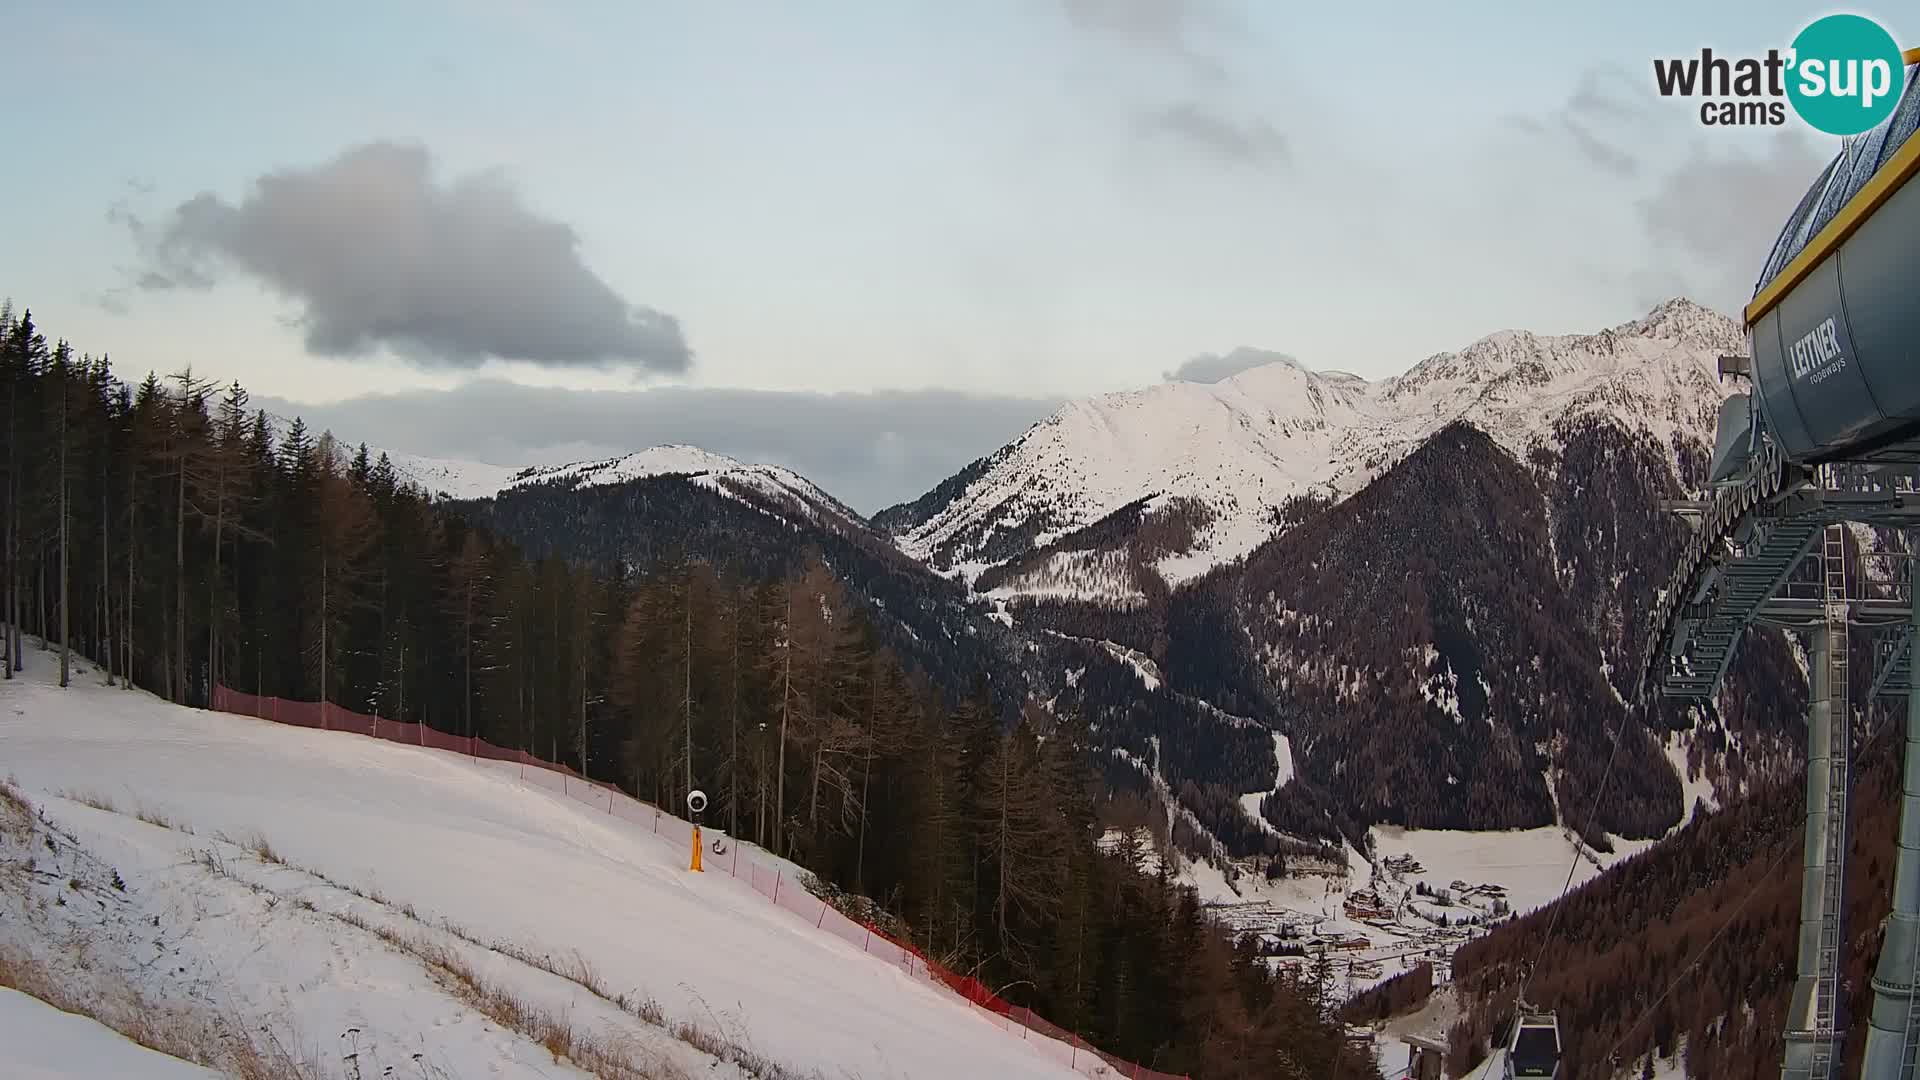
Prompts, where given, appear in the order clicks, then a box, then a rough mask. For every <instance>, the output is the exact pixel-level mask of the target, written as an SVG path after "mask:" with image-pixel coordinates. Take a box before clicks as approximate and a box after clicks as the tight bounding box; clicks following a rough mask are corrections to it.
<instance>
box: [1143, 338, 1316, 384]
mask: <svg viewBox="0 0 1920 1080" xmlns="http://www.w3.org/2000/svg"><path fill="white" fill-rule="evenodd" d="M1299 363H1300V361H1299V360H1297V359H1295V358H1294V357H1293V355H1292V354H1290V353H1282V352H1268V351H1267V350H1265V349H1249V348H1247V347H1245V346H1242V347H1240V348H1238V349H1235V350H1233V351H1232V352H1230V353H1228V354H1226V355H1225V356H1221V355H1220V354H1219V353H1201V354H1200V355H1199V356H1196V357H1194V358H1193V359H1191V360H1189V361H1187V362H1186V363H1184V364H1181V365H1180V366H1179V367H1177V368H1174V369H1173V370H1172V371H1169V372H1166V373H1165V374H1164V375H1163V376H1162V377H1163V378H1165V379H1166V380H1167V381H1168V382H1193V383H1217V382H1219V381H1220V380H1222V379H1231V378H1233V377H1234V376H1235V375H1238V374H1240V373H1241V372H1243V371H1250V370H1252V369H1253V368H1257V367H1265V366H1266V365H1268V364H1295V365H1298V364H1299Z"/></svg>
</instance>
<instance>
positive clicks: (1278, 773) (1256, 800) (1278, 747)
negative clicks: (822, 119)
mask: <svg viewBox="0 0 1920 1080" xmlns="http://www.w3.org/2000/svg"><path fill="white" fill-rule="evenodd" d="M1273 763H1274V769H1275V777H1274V781H1273V788H1272V790H1271V791H1254V792H1249V793H1248V794H1245V795H1242V796H1240V809H1241V810H1243V811H1245V813H1246V815H1247V817H1249V818H1252V819H1253V820H1254V821H1255V822H1257V823H1259V824H1260V826H1261V827H1262V828H1264V829H1266V830H1267V831H1268V832H1270V833H1275V834H1276V835H1277V834H1278V833H1279V830H1277V829H1275V828H1274V827H1273V823H1272V822H1270V821H1268V820H1267V819H1266V818H1265V817H1262V816H1261V814H1260V802H1261V800H1263V799H1265V798H1266V797H1267V796H1268V795H1272V794H1277V793H1278V792H1279V790H1280V789H1281V788H1283V787H1286V786H1287V781H1289V780H1292V779H1293V744H1292V743H1291V742H1289V741H1288V739H1287V737H1286V736H1285V735H1282V734H1280V733H1279V732H1277V731H1276V732H1274V733H1273Z"/></svg>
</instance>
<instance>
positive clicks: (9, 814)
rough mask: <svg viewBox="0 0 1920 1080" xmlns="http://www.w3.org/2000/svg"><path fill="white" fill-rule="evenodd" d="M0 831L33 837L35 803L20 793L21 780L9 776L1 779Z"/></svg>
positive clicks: (21, 836) (24, 837)
mask: <svg viewBox="0 0 1920 1080" xmlns="http://www.w3.org/2000/svg"><path fill="white" fill-rule="evenodd" d="M0 833H5V834H7V835H10V836H17V837H20V838H22V839H31V838H32V835H33V804H32V803H31V802H28V801H27V797H26V796H25V795H23V794H21V793H20V782H19V781H17V780H15V779H14V778H13V777H11V776H9V777H7V778H6V779H5V780H4V781H0Z"/></svg>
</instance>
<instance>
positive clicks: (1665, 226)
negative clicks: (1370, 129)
mask: <svg viewBox="0 0 1920 1080" xmlns="http://www.w3.org/2000/svg"><path fill="white" fill-rule="evenodd" d="M1504 126H1505V128H1506V129H1507V130H1509V131H1512V132H1515V133H1517V134H1518V135H1519V137H1521V138H1522V139H1524V140H1525V142H1526V143H1527V144H1530V147H1531V150H1532V151H1533V152H1532V153H1531V155H1530V157H1531V162H1530V163H1531V164H1533V165H1544V166H1547V167H1548V168H1547V169H1546V170H1544V171H1543V172H1542V173H1541V174H1540V175H1539V176H1538V177H1537V178H1533V179H1530V180H1528V183H1529V184H1530V185H1531V186H1532V187H1533V188H1534V189H1536V190H1539V191H1551V192H1562V191H1564V192H1565V195H1564V196H1563V197H1564V198H1565V199H1566V200H1567V201H1566V202H1565V203H1564V204H1563V206H1562V209H1561V210H1560V211H1559V212H1560V213H1561V214H1562V215H1563V216H1565V217H1566V219H1567V226H1568V227H1569V228H1571V229H1579V228H1583V227H1587V226H1586V225H1585V222H1586V221H1587V220H1588V219H1592V220H1594V221H1602V220H1603V219H1601V218H1600V217H1599V216H1598V215H1596V214H1594V213H1593V209H1594V208H1606V209H1607V210H1609V211H1615V210H1617V211H1618V216H1617V217H1614V216H1609V217H1607V218H1605V219H1604V224H1601V225H1598V226H1594V227H1597V228H1601V229H1604V230H1606V232H1605V234H1604V235H1600V234H1594V235H1591V236H1589V237H1588V238H1587V239H1586V240H1584V241H1581V242H1579V244H1578V245H1577V246H1583V247H1585V248H1587V249H1589V253H1590V254H1591V252H1592V251H1594V250H1607V251H1609V252H1610V253H1611V254H1610V257H1606V258H1603V259H1602V261H1605V262H1608V263H1610V264H1611V266H1612V269H1611V270H1610V271H1603V270H1602V269H1601V268H1600V266H1599V265H1598V264H1597V263H1596V264H1594V265H1593V266H1591V267H1590V270H1591V272H1592V273H1593V274H1602V273H1604V274H1606V275H1607V277H1608V279H1609V281H1610V283H1611V284H1612V285H1613V286H1614V287H1615V288H1617V289H1619V290H1620V291H1621V292H1622V294H1623V296H1622V298H1623V300H1624V299H1628V298H1630V299H1631V302H1632V304H1633V305H1634V306H1636V307H1639V308H1642V309H1644V308H1646V307H1650V306H1652V305H1653V304H1656V303H1658V302H1660V301H1662V300H1666V299H1669V298H1671V297H1673V296H1675V295H1685V296H1688V297H1690V298H1692V299H1694V300H1695V301H1698V302H1699V303H1701V304H1705V305H1706V306H1708V307H1711V308H1714V309H1715V310H1719V311H1726V312H1737V311H1739V310H1740V309H1741V308H1742V307H1744V306H1745V304H1746V302H1747V300H1749V299H1750V298H1751V297H1752V295H1753V284H1754V280H1755V279H1756V278H1757V277H1758V276H1759V273H1760V269H1761V263H1762V262H1764V261H1765V259H1766V257H1767V253H1768V252H1769V251H1770V250H1771V249H1772V246H1773V242H1774V239H1775V237H1776V235H1777V234H1778V231H1779V229H1780V227H1781V226H1782V225H1784V224H1785V223H1786V219H1787V215H1788V214H1790V213H1791V212H1792V210H1793V207H1794V205H1795V204H1796V203H1797V202H1798V201H1799V199H1800V197H1801V196H1802V195H1803V194H1804V193H1805V192H1806V189H1807V187H1808V185H1810V184H1812V183H1813V181H1814V179H1815V178H1816V177H1817V176H1818V175H1819V173H1820V169H1821V168H1822V166H1824V165H1825V164H1826V157H1827V155H1826V151H1825V150H1824V149H1822V148H1821V147H1818V146H1816V145H1815V144H1814V142H1813V141H1812V140H1810V139H1809V138H1808V137H1807V136H1806V134H1805V133H1803V132H1801V131H1799V130H1794V129H1787V130H1765V129H1755V130H1748V131H1744V132H1740V131H1723V130H1720V129H1714V128H1707V127H1703V126H1702V125H1701V124H1700V123H1699V121H1698V118H1697V116H1696V115H1695V114H1694V112H1693V111H1692V110H1691V109H1687V108H1675V107H1674V103H1673V102H1670V101H1663V100H1661V99H1660V98H1658V97H1657V96H1656V95H1655V94H1654V93H1653V92H1652V89H1651V88H1650V86H1648V85H1646V84H1644V83H1642V82H1639V81H1636V79H1635V78H1634V76H1633V75H1631V74H1630V73H1628V72H1625V71H1622V70H1620V69H1619V68H1615V67H1597V68H1592V69H1589V70H1587V71H1584V72H1582V73H1581V75H1580V77H1579V79H1578V80H1577V82H1576V83H1575V85H1574V88H1573V89H1572V91H1571V92H1570V93H1569V94H1568V95H1567V97H1566V98H1565V99H1564V100H1562V101H1559V102H1557V103H1554V104H1552V105H1551V106H1550V107H1548V108H1545V109H1543V110H1541V111H1538V112H1535V113H1534V114H1532V115H1531V116H1515V117H1508V118H1507V119H1506V122H1505V125H1504ZM1569 163H1571V164H1572V166H1573V167H1574V168H1575V169H1579V170H1582V171H1584V173H1585V175H1584V177H1582V178H1580V179H1579V180H1578V181H1577V183H1578V186H1577V187H1575V186H1574V181H1570V178H1569V177H1568V176H1567V175H1566V166H1567V165H1568V164H1569ZM1527 164H1528V163H1526V162H1515V163H1514V164H1513V165H1510V166H1508V167H1507V171H1508V175H1510V176H1511V175H1516V174H1518V173H1524V171H1525V167H1526V165H1527Z"/></svg>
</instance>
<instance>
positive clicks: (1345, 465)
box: [876, 299, 1742, 594]
mask: <svg viewBox="0 0 1920 1080" xmlns="http://www.w3.org/2000/svg"><path fill="white" fill-rule="evenodd" d="M1741 346H1742V338H1741V333H1740V330H1739V328H1738V327H1737V325H1736V324H1735V323H1734V322H1733V321H1732V320H1730V319H1728V318H1726V317H1725V316H1722V315H1720V314H1717V313H1715V312H1712V311H1709V310H1707V309H1705V308H1703V307H1701V306H1699V305H1697V304H1695V303H1693V302H1691V301H1689V300H1684V299H1675V300H1670V301H1667V302H1666V303H1663V304H1661V305H1660V306H1658V307H1656V308H1654V309H1653V310H1652V311H1651V312H1649V313H1648V314H1647V315H1646V316H1645V317H1643V318H1640V319H1636V320H1633V321H1631V322H1627V323H1624V324H1622V325H1620V326H1616V327H1613V328H1610V329H1606V330H1601V331H1599V332H1598V333H1592V334H1577V335H1561V336H1546V335H1539V334H1533V333H1529V332H1526V331H1511V330H1510V331H1502V332H1499V333H1496V334H1492V335H1490V336H1488V337H1485V338H1482V339H1481V340H1479V341H1477V342H1475V343H1473V344H1472V345H1469V346H1467V347H1466V348H1464V349H1462V350H1460V351H1458V352H1450V353H1442V354H1439V355H1436V356H1432V357H1429V358H1427V359H1425V360H1423V361H1421V362H1420V363H1419V364H1417V365H1415V366H1414V367H1413V368H1412V369H1411V370H1409V371H1408V372H1406V373H1405V374H1402V375H1399V376H1396V377H1393V378H1389V379H1383V380H1379V381H1368V380H1366V379H1362V378H1359V377H1357V376H1354V375H1350V374H1346V373H1342V372H1321V371H1313V370H1310V369H1308V368H1306V367H1304V366H1302V365H1300V364H1298V363H1295V362H1293V361H1290V360H1287V359H1280V360H1277V361H1275V362H1272V363H1268V364H1265V365H1262V366H1259V367H1255V368H1253V369H1251V370H1248V371H1244V372H1242V373H1240V374H1238V375H1235V376H1233V377H1231V378H1228V379H1225V380H1222V381H1220V382H1217V383H1209V384H1200V383H1187V382H1168V383H1164V384H1162V385H1159V386H1154V387H1150V388H1148V389H1144V390H1136V391H1129V392H1124V393H1116V394H1108V395H1105V396H1103V397H1098V398H1092V399H1088V400H1084V401H1078V402H1074V403H1072V404H1069V405H1067V406H1065V407H1063V408H1061V409H1060V410H1059V411H1057V412H1055V413H1054V414H1053V415H1051V416H1049V417H1047V418H1046V419H1045V420H1043V421H1041V422H1040V423H1038V424H1036V425H1034V426H1033V427H1032V428H1030V429H1029V430H1028V431H1027V432H1026V433H1025V434H1024V435H1022V436H1021V437H1020V438H1019V439H1018V440H1016V441H1014V442H1013V443H1011V444H1009V445H1007V446H1005V447H1003V448H1002V449H1000V450H999V451H996V452H995V453H994V454H992V455H990V456H988V457H987V458H984V459H982V460H981V461H979V462H976V463H974V465H972V466H970V467H969V468H968V469H967V470H965V471H963V473H962V474H961V475H960V476H957V477H956V478H955V480H954V481H950V482H949V484H947V485H943V486H942V488H941V489H936V492H933V493H929V495H928V496H927V497H923V498H922V499H921V500H919V501H918V502H916V503H914V504H911V505H910V506H905V507H898V508H894V509H892V510H890V511H884V512H882V513H881V514H880V515H876V520H878V521H883V522H886V523H887V524H888V525H889V526H890V527H891V528H893V529H894V531H895V532H896V535H897V536H898V540H899V543H900V545H901V547H902V548H903V549H904V550H905V551H906V552H908V553H909V554H911V555H913V556H914V557H916V558H918V559H921V560H923V561H926V562H928V563H930V564H932V565H934V566H936V567H939V568H941V569H946V570H952V569H959V570H961V571H963V572H965V573H967V574H968V576H969V577H976V576H977V575H978V574H979V573H980V572H981V571H983V570H985V569H987V568H989V567H994V566H1001V565H1004V564H1007V563H1009V562H1010V561H1012V560H1016V559H1020V558H1021V557H1023V556H1027V555H1030V554H1032V553H1035V552H1043V551H1044V549H1046V548H1047V547H1048V545H1050V544H1056V543H1058V542H1061V541H1063V538H1069V537H1071V536H1072V534H1074V533H1075V531H1076V530H1083V529H1087V528H1088V527H1089V526H1094V525H1096V523H1099V522H1101V521H1102V520H1103V519H1105V518H1107V517H1108V516H1109V515H1113V514H1115V513H1116V512H1118V511H1121V510H1123V509H1128V508H1134V509H1135V510H1136V512H1138V513H1140V514H1141V515H1143V516H1142V519H1141V520H1142V521H1145V522H1151V521H1153V520H1154V515H1155V514H1156V513H1159V514H1162V515H1177V516H1178V517H1180V518H1182V519H1184V521H1185V523H1186V524H1187V525H1188V526H1190V528H1189V529H1182V530H1178V531H1177V532H1176V539H1177V540H1179V541H1184V542H1177V543H1173V544H1169V543H1167V542H1165V541H1164V539H1163V540H1162V541H1161V542H1159V543H1157V544H1156V545H1154V546H1153V548H1152V550H1150V551H1147V552H1144V554H1146V555H1149V556H1151V559H1150V565H1151V566H1152V569H1153V570H1154V571H1156V572H1157V574H1158V575H1159V576H1160V577H1161V578H1162V579H1164V580H1165V581H1166V582H1168V583H1177V582H1179V581H1183V580H1187V579H1190V578H1192V577H1195V576H1197V575H1199V574H1201V573H1204V572H1205V571H1206V570H1208V569H1210V568H1212V567H1213V566H1216V565H1218V564H1220V563H1222V562H1226V561H1229V560H1233V559H1236V558H1238V557H1240V556H1243V555H1245V554H1246V553H1248V552H1249V551H1251V550H1253V549H1254V548H1255V547H1257V546H1259V544H1261V543H1262V542H1263V541H1265V540H1266V539H1267V538H1268V537H1270V536H1271V535H1272V534H1273V533H1274V531H1275V525H1276V516H1275V515H1276V511H1277V510H1279V508H1281V507H1282V506H1283V504H1285V503H1286V502H1287V500H1289V499H1290V498H1294V497H1312V498H1316V499H1320V500H1325V501H1338V500H1340V499H1344V498H1345V497H1347V496H1349V495H1351V494H1352V493H1354V492H1355V491H1358V490H1359V489H1360V488H1362V487H1364V486H1365V485H1366V484H1367V483H1369V482H1370V481H1372V480H1373V479H1375V478H1376V477H1378V476H1380V475H1381V474H1382V473H1384V472H1385V471H1386V470H1388V469H1389V468H1391V467H1392V466H1393V465H1394V464H1396V463H1397V462H1399V461H1401V460H1403V459H1404V458H1405V457H1406V456H1407V455H1408V454H1409V453H1411V452H1412V451H1413V450H1414V449H1415V448H1417V447H1418V446H1420V445H1421V444H1422V443H1423V442H1425V441H1426V440H1427V439H1428V438H1429V437H1431V436H1432V435H1433V434H1434V433H1436V432H1437V431H1439V430H1440V429H1442V428H1443V427H1445V426H1446V425H1448V424H1449V423H1452V422H1454V421H1459V420H1464V421H1466V422H1468V423H1471V424H1473V425H1474V426H1475V427H1478V428H1480V429H1481V430H1483V431H1485V432H1487V433H1488V434H1489V435H1491V436H1493V438H1494V439H1495V440H1496V441H1497V442H1498V443H1499V444H1500V445H1501V446H1503V447H1504V448H1505V449H1506V450H1508V451H1509V452H1510V453H1512V454H1513V455H1514V456H1515V457H1516V458H1518V459H1520V460H1526V456H1527V455H1528V453H1529V452H1530V451H1532V450H1533V449H1534V448H1535V447H1539V446H1544V447H1546V448H1548V449H1552V448H1553V445H1552V444H1553V439H1554V435H1553V432H1554V431H1555V429H1556V428H1557V427H1558V426H1559V423H1560V421H1562V420H1564V419H1566V418H1568V417H1570V416H1578V415H1581V414H1587V413H1599V414H1603V415H1605V416H1606V417H1608V418H1610V419H1612V420H1614V421H1616V422H1618V423H1620V424H1622V425H1623V426H1626V427H1627V428H1629V429H1631V430H1637V431H1644V432H1647V433H1648V434H1651V435H1653V436H1654V437H1655V438H1656V439H1658V440H1659V442H1660V443H1661V444H1662V445H1664V446H1671V445H1672V444H1673V435H1674V433H1675V432H1676V431H1688V432H1698V431H1700V430H1702V429H1706V430H1710V429H1711V424H1712V418H1713V416H1714V414H1715V411H1716V409H1717V407H1718V403H1719V402H1720V400H1721V398H1722V396H1723V393H1724V391H1723V390H1722V388H1721V386H1720V385H1719V383H1718V381H1717V378H1716V375H1715V371H1716V367H1715V359H1716V357H1717V356H1719V355H1720V354H1723V353H1726V352H1731V351H1735V350H1738V349H1740V348H1741ZM1143 500H1144V502H1143ZM1189 534H1190V535H1189ZM1059 546H1060V547H1061V548H1064V549H1066V550H1059V551H1056V552H1049V553H1046V557H1047V558H1049V559H1052V560H1054V561H1059V560H1061V559H1063V558H1069V557H1070V556H1073V555H1074V549H1076V548H1077V549H1079V550H1080V551H1084V550H1087V547H1086V545H1080V544H1073V543H1071V542H1068V543H1060V544H1059ZM1084 562H1085V558H1084V556H1079V557H1078V561H1077V562H1075V563H1074V565H1073V566H1071V567H1069V566H1065V565H1064V564H1063V565H1062V566H1061V567H1044V566H1030V567H1028V568H1027V572H1026V573H1025V574H1023V575H1015V576H1002V577H1001V578H1000V579H999V582H998V584H999V588H998V589H997V590H996V591H998V592H1012V593H1028V592H1032V593H1036V594H1037V593H1044V592H1047V591H1049V590H1050V589H1057V585H1058V582H1057V580H1056V579H1060V578H1062V577H1063V576H1065V577H1067V578H1074V579H1076V580H1081V581H1083V582H1084V581H1087V580H1089V579H1088V577H1087V572H1086V567H1085V566H1084V565H1081V564H1083V563H1084ZM1050 569H1051V570H1057V571H1059V572H1058V573H1049V572H1048V571H1049V570H1050ZM1076 575H1077V578H1076ZM1022 582H1026V583H1027V585H1026V586H1023V585H1022ZM1083 587H1084V588H1093V589H1094V590H1095V591H1096V592H1097V591H1102V590H1105V591H1109V592H1111V591H1114V590H1116V589H1117V590H1118V591H1119V592H1121V593H1124V592H1126V591H1127V587H1126V585H1125V584H1124V583H1121V584H1118V585H1116V584H1115V583H1113V582H1107V583H1106V584H1105V585H1103V586H1101V587H1099V588H1095V586H1093V585H1084V586H1083Z"/></svg>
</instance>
